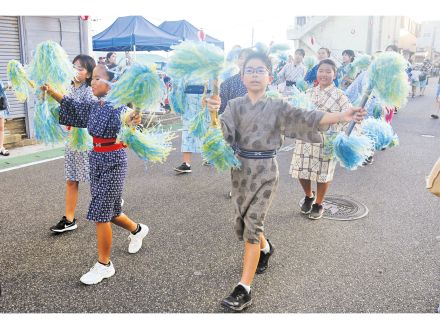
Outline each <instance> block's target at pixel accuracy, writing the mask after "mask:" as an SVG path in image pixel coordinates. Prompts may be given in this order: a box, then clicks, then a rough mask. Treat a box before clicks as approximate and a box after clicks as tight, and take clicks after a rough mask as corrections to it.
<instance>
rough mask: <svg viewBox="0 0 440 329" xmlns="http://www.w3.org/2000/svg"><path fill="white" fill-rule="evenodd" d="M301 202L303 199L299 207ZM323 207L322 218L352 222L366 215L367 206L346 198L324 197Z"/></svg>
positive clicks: (336, 196) (340, 196) (338, 196)
mask: <svg viewBox="0 0 440 329" xmlns="http://www.w3.org/2000/svg"><path fill="white" fill-rule="evenodd" d="M303 202H304V199H302V200H301V201H300V202H299V206H300V207H301V206H302V204H303ZM323 206H324V215H323V216H322V217H323V218H327V219H333V220H354V219H360V218H362V217H365V216H367V215H368V208H367V206H365V205H364V204H362V203H360V202H357V201H355V200H353V199H352V198H350V197H348V196H342V195H328V196H326V197H325V201H324V203H323Z"/></svg>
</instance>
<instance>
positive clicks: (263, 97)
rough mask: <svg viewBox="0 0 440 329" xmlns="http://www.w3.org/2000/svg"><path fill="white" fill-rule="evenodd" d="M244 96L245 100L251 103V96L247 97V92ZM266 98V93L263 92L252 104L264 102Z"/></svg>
mask: <svg viewBox="0 0 440 329" xmlns="http://www.w3.org/2000/svg"><path fill="white" fill-rule="evenodd" d="M245 98H246V101H247V102H249V103H251V104H252V100H251V98H250V97H249V94H247V93H246V96H245ZM266 99H267V94H266V93H264V95H263V96H261V97H260V98H259V99H258V100H257V101H256V102H255V103H254V104H253V105H257V104H258V103H260V102H264V101H265V100H266Z"/></svg>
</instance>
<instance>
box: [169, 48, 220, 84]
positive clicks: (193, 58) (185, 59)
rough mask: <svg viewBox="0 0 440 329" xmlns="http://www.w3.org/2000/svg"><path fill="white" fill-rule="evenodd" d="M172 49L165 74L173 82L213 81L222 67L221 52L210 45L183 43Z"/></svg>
mask: <svg viewBox="0 0 440 329" xmlns="http://www.w3.org/2000/svg"><path fill="white" fill-rule="evenodd" d="M173 49H174V52H173V55H172V56H171V57H170V59H169V61H168V65H167V73H168V74H169V76H170V77H171V78H172V79H173V80H176V79H178V80H180V79H191V80H202V81H206V80H210V79H215V78H216V77H218V76H219V74H220V72H221V71H222V69H223V67H224V55H223V51H222V50H221V49H220V48H218V47H216V46H214V45H212V44H208V43H206V42H195V41H184V42H182V43H181V44H179V45H177V46H174V47H173Z"/></svg>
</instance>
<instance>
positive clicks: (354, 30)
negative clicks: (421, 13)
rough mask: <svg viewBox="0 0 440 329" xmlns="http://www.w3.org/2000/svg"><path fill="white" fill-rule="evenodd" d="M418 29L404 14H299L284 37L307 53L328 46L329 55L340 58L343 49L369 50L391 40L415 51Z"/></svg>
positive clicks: (381, 47) (339, 59)
mask: <svg viewBox="0 0 440 329" xmlns="http://www.w3.org/2000/svg"><path fill="white" fill-rule="evenodd" d="M419 29H420V27H419V25H418V24H417V23H415V22H414V21H412V20H411V19H409V18H407V17H404V16H299V17H295V22H294V25H292V26H291V27H289V28H288V29H287V39H289V40H294V42H295V47H296V48H303V49H305V50H306V53H308V54H309V55H314V54H316V53H317V50H318V49H319V48H320V47H326V48H329V49H330V50H331V52H332V58H333V59H335V60H337V61H341V58H342V51H343V50H344V49H352V50H354V51H355V52H359V53H367V54H372V53H374V52H376V51H378V50H382V51H383V50H385V47H386V46H388V45H390V44H394V45H397V46H398V47H400V48H402V49H405V50H408V51H410V49H413V50H412V51H413V52H414V51H415V41H416V37H417V35H418V33H419ZM402 36H405V38H404V39H403V38H402Z"/></svg>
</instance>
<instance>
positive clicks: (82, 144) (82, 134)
mask: <svg viewBox="0 0 440 329" xmlns="http://www.w3.org/2000/svg"><path fill="white" fill-rule="evenodd" d="M68 143H69V147H70V148H71V149H72V150H74V151H78V152H84V151H88V150H90V149H92V147H93V139H92V136H90V135H89V133H88V131H87V129H86V128H77V127H71V128H70V131H69V136H68Z"/></svg>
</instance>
